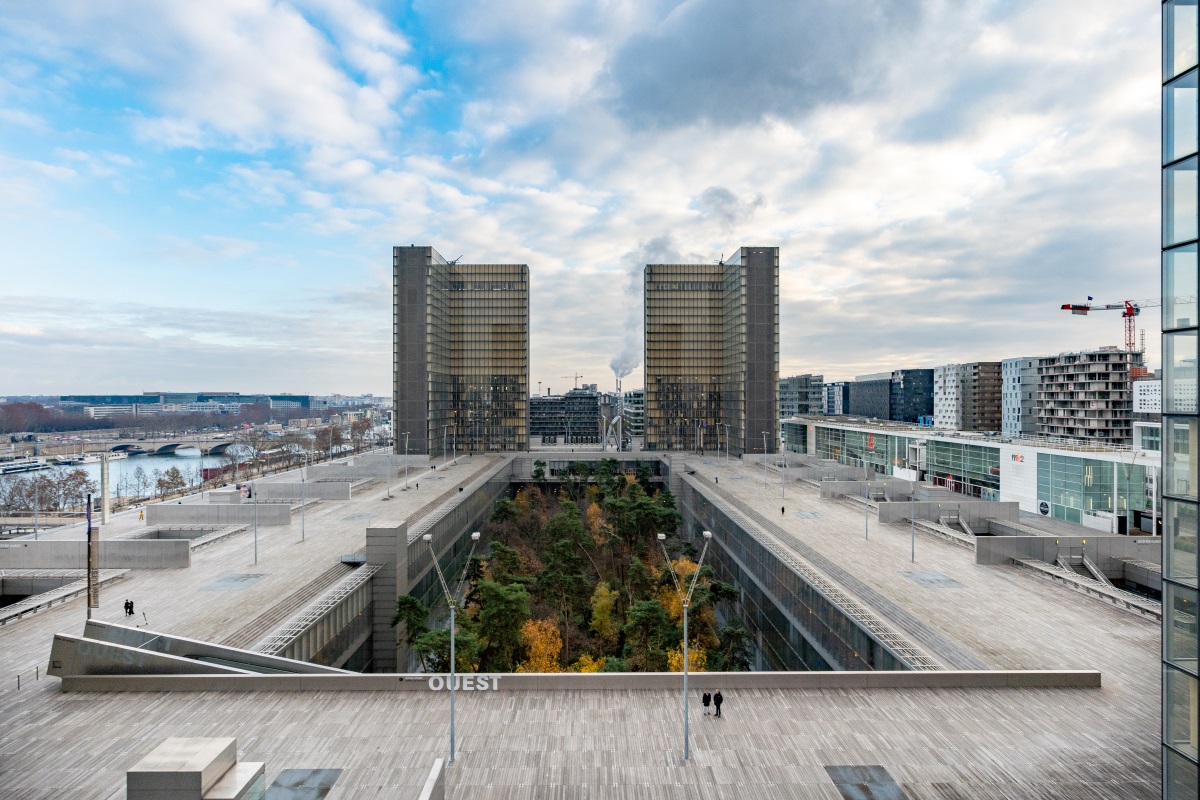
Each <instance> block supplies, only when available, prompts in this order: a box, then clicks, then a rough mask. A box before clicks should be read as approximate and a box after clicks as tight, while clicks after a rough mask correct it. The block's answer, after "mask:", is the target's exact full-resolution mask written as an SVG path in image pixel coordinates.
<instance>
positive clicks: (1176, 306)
mask: <svg viewBox="0 0 1200 800" xmlns="http://www.w3.org/2000/svg"><path fill="white" fill-rule="evenodd" d="M1198 11H1200V8H1198V5H1197V0H1167V2H1164V3H1163V47H1162V55H1163V75H1162V79H1163V102H1162V165H1163V168H1162V298H1163V316H1162V327H1163V438H1164V440H1165V441H1164V443H1163V445H1164V446H1163V462H1164V463H1163V467H1164V477H1165V480H1164V482H1163V495H1164V499H1163V505H1164V508H1163V512H1164V513H1163V518H1164V522H1165V524H1164V526H1163V537H1164V542H1163V556H1164V558H1163V651H1162V652H1163V664H1162V670H1163V687H1162V702H1163V714H1162V718H1163V729H1162V741H1163V744H1162V747H1163V797H1164V798H1166V800H1181V798H1187V799H1188V800H1195V798H1196V797H1197V794H1198V792H1200V788H1198V785H1200V780H1198V779H1197V773H1198V768H1197V708H1198V706H1200V683H1198V673H1197V662H1196V656H1197V649H1198V648H1197V635H1198V634H1197V625H1196V620H1197V607H1196V604H1197V596H1196V590H1197V586H1196V575H1197V571H1198V570H1197V560H1196V549H1197V548H1196V527H1197V526H1196V518H1197V491H1196V490H1197V481H1196V473H1197V459H1196V447H1197V425H1198V419H1197V403H1196V398H1197V390H1196V359H1197V313H1196V294H1197V292H1196V288H1197V283H1198V276H1197V264H1196V238H1197V234H1198V232H1200V209H1198V208H1197V199H1198V194H1200V193H1198V184H1197V151H1198V149H1200V148H1198V144H1200V141H1198V138H1197V131H1198V129H1200V117H1198V106H1197V75H1198V73H1197V64H1198V63H1200V13H1198ZM1039 472H1040V470H1039Z"/></svg>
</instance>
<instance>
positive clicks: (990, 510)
mask: <svg viewBox="0 0 1200 800" xmlns="http://www.w3.org/2000/svg"><path fill="white" fill-rule="evenodd" d="M955 514H957V515H958V517H959V519H961V520H963V521H964V522H966V523H967V525H968V526H969V527H971V528H972V529H974V530H978V531H986V530H988V522H987V521H988V520H990V519H999V520H1009V521H1012V522H1016V521H1017V520H1018V519H1020V516H1021V506H1020V504H1019V503H1011V502H1004V503H994V502H992V501H990V500H950V501H945V500H943V501H939V502H935V501H933V500H918V501H917V502H915V503H912V502H905V501H903V500H898V501H896V502H892V503H887V502H883V503H880V504H879V521H880V522H899V521H901V520H905V521H907V520H909V519H910V518H912V517H913V516H914V515H915V516H916V518H917V519H924V520H929V521H931V522H937V521H938V520H939V519H941V518H942V517H944V516H948V515H955Z"/></svg>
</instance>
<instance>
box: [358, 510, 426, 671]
mask: <svg viewBox="0 0 1200 800" xmlns="http://www.w3.org/2000/svg"><path fill="white" fill-rule="evenodd" d="M421 545H422V546H424V542H421ZM367 563H368V564H377V565H379V567H380V569H379V571H378V572H376V573H375V575H374V577H372V578H371V602H372V604H373V609H374V610H373V618H372V626H371V627H372V632H371V635H372V638H371V643H372V654H371V657H372V659H373V661H374V665H375V670H376V671H379V672H388V671H391V670H394V669H396V661H397V652H396V648H397V644H398V642H400V641H401V639H400V638H399V637H400V636H401V635H403V634H404V632H403V631H401V630H400V629H399V626H397V627H396V628H393V627H392V625H391V622H392V616H393V615H394V614H395V613H396V598H397V597H399V596H400V595H402V594H405V593H407V592H408V522H406V521H405V522H382V523H379V524H376V525H373V526H372V527H370V528H367Z"/></svg>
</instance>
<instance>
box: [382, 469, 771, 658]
mask: <svg viewBox="0 0 1200 800" xmlns="http://www.w3.org/2000/svg"><path fill="white" fill-rule="evenodd" d="M543 468H544V465H541V466H540V467H535V475H537V474H538V472H537V470H538V469H541V474H542V475H544V469H543ZM638 477H639V476H633V475H624V474H621V473H619V472H618V471H617V462H616V461H615V460H613V459H607V460H605V461H602V462H599V463H598V466H597V467H596V469H595V470H594V471H592V470H590V469H589V466H588V465H587V464H586V463H583V462H578V463H576V464H575V465H573V466H572V467H571V468H570V470H569V471H568V474H567V475H566V476H565V478H566V479H565V481H564V482H563V483H562V484H561V485H559V486H557V487H555V488H553V489H551V488H550V487H549V486H547V485H546V484H545V483H542V484H541V485H531V486H527V487H524V488H522V489H520V490H519V491H518V492H517V493H516V496H515V498H513V499H503V500H500V501H499V502H497V504H496V506H495V509H494V511H493V514H492V516H491V520H490V522H489V524H488V525H487V528H486V533H487V536H488V538H489V539H490V546H489V549H488V551H487V552H486V553H484V554H481V555H478V556H474V557H472V558H471V560H470V561H469V563H468V564H467V565H466V570H465V575H466V580H465V582H464V583H465V590H466V591H465V595H464V596H463V598H462V602H461V609H462V611H461V613H459V614H458V618H457V622H458V628H457V631H456V658H455V661H456V668H457V669H459V670H462V671H464V672H470V671H480V672H514V671H516V672H562V671H575V672H596V671H604V672H665V671H681V670H682V669H683V652H682V651H683V646H682V645H683V632H682V628H683V603H682V600H681V598H680V596H679V593H678V592H677V591H676V586H675V582H674V579H673V578H672V576H671V570H670V569H669V568H668V565H667V561H666V557H665V556H664V554H663V552H662V548H661V547H660V546H659V543H658V540H657V535H658V534H660V533H662V534H665V535H666V536H667V551H668V552H670V553H673V554H674V553H679V554H680V555H679V556H678V558H675V559H673V560H672V566H673V567H674V570H675V573H676V574H677V576H678V579H679V581H680V582H681V583H682V585H683V586H684V589H685V591H686V587H687V584H688V583H689V582H690V581H691V579H692V576H693V575H695V574H696V571H697V564H696V561H695V558H696V555H697V553H696V551H695V548H694V547H693V546H692V545H691V544H690V543H684V542H682V541H681V539H680V538H679V536H678V528H679V525H680V523H681V518H680V515H679V513H678V512H677V511H676V510H675V499H674V497H673V496H672V495H671V493H670V492H669V491H668V490H666V489H661V490H659V491H657V492H654V493H651V491H650V487H649V482H648V478H649V475H648V472H644V473H642V474H641V475H640V477H641V480H639V479H638ZM448 577H449V576H448ZM737 599H738V592H737V590H736V589H735V588H734V587H732V586H730V585H729V584H727V583H723V582H721V581H718V580H716V579H715V578H714V576H713V573H712V570H711V569H710V567H708V566H707V565H705V566H703V567H701V568H700V572H699V578H698V579H697V585H696V592H695V594H694V595H693V598H692V604H691V606H690V607H689V630H688V639H689V641H688V649H689V654H688V661H689V669H692V670H696V671H702V670H717V671H725V670H728V671H734V670H746V669H749V643H750V637H749V632H748V631H747V630H746V628H745V627H744V626H743V625H741V623H739V622H737V621H733V622H730V623H727V624H725V625H719V624H718V622H717V613H716V612H717V606H718V604H721V603H725V604H728V607H732V604H734V603H736V602H737ZM429 617H430V609H428V608H426V607H425V606H423V605H422V604H421V603H420V601H419V600H417V599H416V598H414V597H412V596H408V595H406V596H403V597H401V598H399V600H398V601H397V607H396V614H395V616H394V618H393V620H392V624H393V625H402V626H403V636H404V638H405V641H406V642H407V643H408V645H409V647H410V648H411V650H412V652H414V653H415V654H416V656H417V657H418V658H419V659H420V661H421V663H422V666H423V668H424V669H425V670H426V671H428V672H445V671H448V669H449V652H450V631H449V629H448V628H437V629H433V628H431V627H430V624H429Z"/></svg>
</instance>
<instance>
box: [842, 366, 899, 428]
mask: <svg viewBox="0 0 1200 800" xmlns="http://www.w3.org/2000/svg"><path fill="white" fill-rule="evenodd" d="M849 413H850V414H851V415H853V416H856V417H867V418H869V419H891V418H892V373H890V372H878V373H875V374H873V375H859V376H858V377H857V378H855V379H854V383H852V384H850V411H849Z"/></svg>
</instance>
